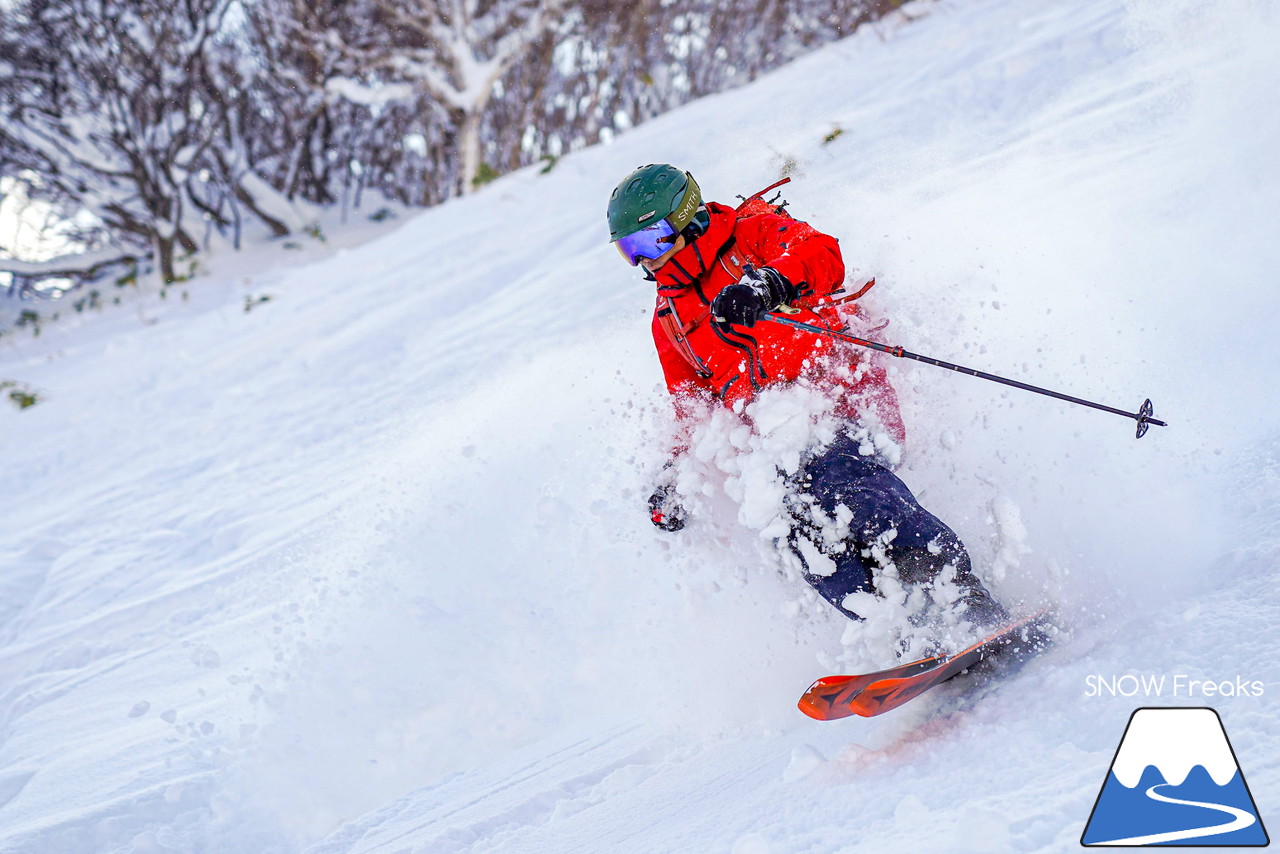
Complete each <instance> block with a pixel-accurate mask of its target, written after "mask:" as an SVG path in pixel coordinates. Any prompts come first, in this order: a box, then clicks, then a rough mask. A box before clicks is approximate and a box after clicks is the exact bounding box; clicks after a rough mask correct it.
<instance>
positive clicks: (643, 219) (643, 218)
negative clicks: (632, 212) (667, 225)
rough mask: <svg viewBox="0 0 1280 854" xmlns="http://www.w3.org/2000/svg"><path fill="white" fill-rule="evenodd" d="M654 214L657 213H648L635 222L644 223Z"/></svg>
mask: <svg viewBox="0 0 1280 854" xmlns="http://www.w3.org/2000/svg"><path fill="white" fill-rule="evenodd" d="M656 213H657V211H649V212H648V213H647V214H641V215H640V218H639V219H637V220H636V222H644V221H645V220H646V219H649V218H651V217H652V216H653V215H654V214H656Z"/></svg>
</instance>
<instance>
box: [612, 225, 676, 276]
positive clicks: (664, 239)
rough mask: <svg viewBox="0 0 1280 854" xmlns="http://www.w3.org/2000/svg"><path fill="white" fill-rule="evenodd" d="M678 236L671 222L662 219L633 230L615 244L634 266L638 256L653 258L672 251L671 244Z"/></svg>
mask: <svg viewBox="0 0 1280 854" xmlns="http://www.w3.org/2000/svg"><path fill="white" fill-rule="evenodd" d="M676 237H677V235H676V230H675V229H674V228H672V227H671V223H669V222H667V221H666V220H665V219H660V220H658V221H657V222H655V223H654V224H653V225H650V226H646V227H645V228H642V229H640V230H639V231H633V232H632V233H631V234H628V235H627V236H626V237H619V238H618V239H617V240H615V241H614V242H613V245H614V246H616V247H618V251H619V252H621V253H622V257H623V258H626V259H627V263H628V264H630V265H631V266H632V267H634V266H635V265H636V263H637V260H636V259H638V258H648V259H650V260H652V259H654V258H657V257H658V256H660V255H663V254H665V253H667V252H668V251H670V249H671V244H673V243H675V242H676Z"/></svg>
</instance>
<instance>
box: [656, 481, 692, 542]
mask: <svg viewBox="0 0 1280 854" xmlns="http://www.w3.org/2000/svg"><path fill="white" fill-rule="evenodd" d="M649 519H650V520H651V521H652V522H653V524H654V525H655V526H656V527H659V528H661V529H662V530H664V531H671V532H672V533H675V532H676V531H679V530H680V529H681V528H683V527H684V519H685V512H684V507H683V506H682V505H681V504H680V496H678V495H677V494H676V490H675V487H673V486H672V485H671V484H669V483H664V484H662V485H660V486H659V487H658V488H657V489H655V490H654V491H653V495H650V496H649Z"/></svg>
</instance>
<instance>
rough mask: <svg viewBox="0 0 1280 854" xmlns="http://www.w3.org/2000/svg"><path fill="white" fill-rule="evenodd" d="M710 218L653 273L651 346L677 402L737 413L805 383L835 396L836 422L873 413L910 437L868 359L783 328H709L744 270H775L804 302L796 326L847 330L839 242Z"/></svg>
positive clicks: (788, 224) (730, 215)
mask: <svg viewBox="0 0 1280 854" xmlns="http://www.w3.org/2000/svg"><path fill="white" fill-rule="evenodd" d="M707 211H708V213H709V214H710V216H711V223H710V225H709V227H708V228H707V231H706V232H705V233H704V234H703V235H702V236H701V237H699V238H698V239H697V240H695V241H693V242H691V243H689V244H688V245H687V246H685V247H684V248H683V249H681V250H680V251H679V252H677V253H676V254H675V255H674V256H673V257H672V258H671V259H670V260H669V261H668V262H667V263H666V264H664V265H663V266H662V267H661V269H659V270H657V271H656V272H655V274H654V277H655V278H656V280H657V285H658V302H657V308H656V310H655V312H654V317H653V340H654V343H655V344H656V345H657V348H658V357H659V359H660V360H661V362H662V370H663V373H664V374H665V376H666V380H667V388H668V389H669V390H670V391H671V393H672V394H673V395H675V396H676V398H677V400H679V399H680V398H681V397H682V396H684V395H687V394H691V393H706V392H709V393H711V394H712V395H714V396H716V397H717V398H719V399H721V400H723V401H724V402H725V404H726V405H728V406H730V407H733V406H734V405H735V404H737V403H738V402H740V401H748V400H750V399H751V398H752V397H753V396H754V395H755V393H756V392H758V391H759V390H760V389H762V388H765V387H766V386H769V385H772V384H773V383H786V382H791V381H794V380H796V379H797V378H799V377H801V376H805V377H809V378H811V379H813V380H815V381H817V382H818V383H819V384H821V385H823V386H826V387H828V388H829V389H830V390H831V397H832V403H833V407H834V411H835V412H836V414H837V415H839V416H841V417H844V418H848V419H850V420H855V421H856V420H858V419H859V416H860V415H861V414H862V413H864V412H866V411H867V410H868V409H873V410H874V411H875V412H876V413H877V414H878V415H879V417H880V422H881V424H882V425H883V426H884V428H885V429H886V431H887V432H888V433H889V434H890V435H891V436H892V437H893V438H894V439H895V440H896V441H898V442H899V443H901V442H902V441H903V439H904V438H905V430H904V429H903V425H902V417H901V415H900V413H899V411H898V400H897V395H896V394H895V393H894V390H893V387H892V386H891V385H890V384H889V380H888V377H887V376H886V375H885V371H884V368H882V367H880V366H879V365H875V364H872V363H871V362H870V361H869V359H868V356H867V354H865V353H862V352H860V351H858V350H855V349H854V348H851V347H847V346H843V345H839V344H838V343H837V342H835V341H833V340H832V339H830V338H828V337H826V336H824V335H817V334H814V333H811V332H805V331H803V330H799V329H794V328H792V327H788V326H783V325H781V324H778V323H770V322H768V321H760V322H759V323H757V324H756V325H755V326H754V327H751V328H747V327H743V326H736V325H735V326H731V327H730V328H729V329H728V330H727V331H724V330H721V329H720V328H719V327H718V325H717V324H715V323H713V322H712V320H711V301H712V300H713V299H715V297H716V294H718V293H720V290H721V289H722V288H724V287H725V286H726V285H730V284H733V283H734V282H736V281H738V279H739V278H741V276H742V268H743V266H744V265H752V266H756V267H772V268H773V269H775V270H777V271H778V272H779V273H781V274H782V275H784V276H786V277H787V278H788V279H789V280H790V281H791V282H792V283H793V284H795V285H796V287H797V288H798V289H799V290H800V297H799V299H797V300H796V301H795V302H794V303H793V304H792V307H791V308H792V310H793V311H795V312H796V313H795V314H793V315H792V316H793V317H794V318H795V319H796V320H800V321H804V322H806V323H812V324H816V325H818V326H826V327H828V328H831V329H837V330H840V329H844V328H845V322H844V319H843V318H842V317H841V313H840V311H839V309H837V308H836V306H835V304H834V303H835V301H836V300H837V299H839V298H840V297H841V296H843V295H840V294H837V291H839V290H840V288H841V286H842V285H843V283H844V261H843V259H842V258H841V256H840V246H839V243H838V242H837V241H836V239H835V238H834V237H831V236H830V235H826V234H823V233H822V232H820V231H818V230H817V229H816V228H814V227H813V226H811V225H809V224H807V223H804V222H800V221H798V220H795V219H791V218H790V217H788V216H781V215H779V214H777V213H773V212H767V213H755V214H749V215H745V216H742V215H740V214H739V212H738V211H736V210H735V209H733V208H731V207H728V206H726V205H721V204H717V203H716V202H708V203H707ZM680 409H681V407H679V406H677V410H678V411H679V410H680Z"/></svg>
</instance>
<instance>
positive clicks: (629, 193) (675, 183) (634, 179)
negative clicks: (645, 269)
mask: <svg viewBox="0 0 1280 854" xmlns="http://www.w3.org/2000/svg"><path fill="white" fill-rule="evenodd" d="M701 204H702V191H701V190H700V189H699V188H698V182H697V181H695V180H693V176H692V175H690V174H689V173H688V172H681V171H680V170H679V169H677V168H676V167H674V166H672V165H670V164H668V163H650V164H649V165H648V166H641V167H640V168H639V169H636V170H635V171H634V172H632V173H631V174H630V175H628V176H627V177H625V178H623V179H622V181H621V183H619V184H618V186H617V187H615V188H614V190H613V194H612V195H611V196H610V197H609V239H610V240H611V241H613V242H614V243H618V242H619V241H622V243H619V251H621V252H622V255H623V257H624V258H626V259H627V261H628V262H629V263H631V264H632V265H634V264H635V263H636V261H635V259H636V258H637V257H656V256H650V255H648V254H645V253H644V250H642V249H640V245H641V244H651V243H652V241H646V240H644V239H643V236H642V235H638V234H637V232H641V231H644V232H646V233H647V232H650V231H654V230H655V226H658V227H659V230H660V231H662V232H665V233H666V235H667V236H669V237H670V239H671V240H672V241H673V240H674V235H678V234H680V232H682V231H683V230H684V229H685V226H687V225H689V223H690V222H692V221H693V219H694V216H695V214H697V212H698V207H699V206H700V205H701ZM663 222H665V226H661V225H660V224H661V223H663ZM668 227H669V229H668ZM632 235H636V237H635V238H632V240H626V238H628V237H631V236H632ZM658 239H660V240H662V239H667V238H658ZM633 243H635V244H637V245H636V246H632V245H631V244H633ZM623 244H626V245H623ZM633 249H635V250H636V252H635V254H633V252H632V250H633ZM649 251H652V249H650V250H649ZM659 254H661V253H659Z"/></svg>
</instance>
